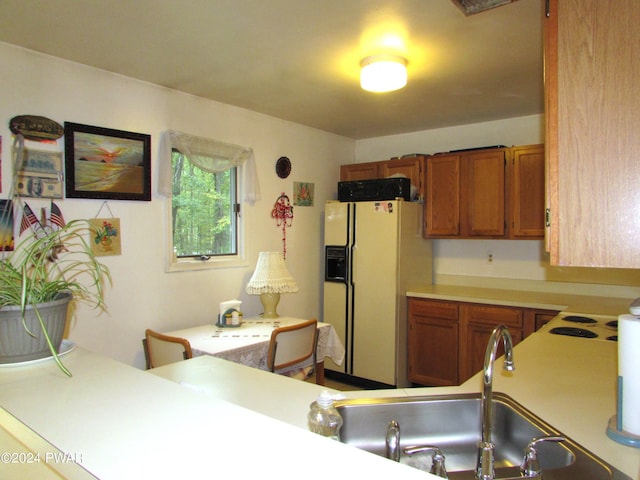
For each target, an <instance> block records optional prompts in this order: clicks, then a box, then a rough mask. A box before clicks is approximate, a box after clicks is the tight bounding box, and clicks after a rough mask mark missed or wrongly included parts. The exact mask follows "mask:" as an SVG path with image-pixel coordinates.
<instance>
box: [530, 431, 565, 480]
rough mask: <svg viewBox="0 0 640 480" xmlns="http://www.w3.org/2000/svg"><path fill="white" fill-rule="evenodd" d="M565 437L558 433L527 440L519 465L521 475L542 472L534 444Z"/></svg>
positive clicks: (559, 439) (536, 474)
mask: <svg viewBox="0 0 640 480" xmlns="http://www.w3.org/2000/svg"><path fill="white" fill-rule="evenodd" d="M565 440H566V438H564V437H561V436H558V435H547V436H544V437H538V438H534V439H533V440H531V442H529V445H527V448H525V449H524V458H523V459H522V464H521V465H520V473H521V474H522V476H523V477H539V476H540V475H541V474H542V469H541V468H540V462H539V461H538V452H537V451H536V446H538V445H539V444H541V443H542V442H564V441H565Z"/></svg>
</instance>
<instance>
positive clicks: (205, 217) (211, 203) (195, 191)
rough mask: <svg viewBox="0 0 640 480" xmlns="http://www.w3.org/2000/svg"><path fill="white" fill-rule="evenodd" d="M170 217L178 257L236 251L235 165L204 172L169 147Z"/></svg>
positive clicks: (233, 253)
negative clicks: (219, 170)
mask: <svg viewBox="0 0 640 480" xmlns="http://www.w3.org/2000/svg"><path fill="white" fill-rule="evenodd" d="M171 171H172V174H173V175H172V176H173V185H172V195H171V220H172V226H171V230H172V238H173V251H174V253H175V256H176V257H177V258H178V259H182V258H191V259H198V260H200V261H207V260H209V259H210V258H211V257H213V256H220V255H237V254H238V237H237V234H238V229H237V214H238V211H239V206H238V204H237V201H236V198H237V194H236V192H237V181H236V178H237V167H233V168H230V169H228V170H225V171H222V172H215V173H212V172H206V171H204V170H202V169H201V168H199V167H198V166H196V165H194V164H193V163H192V162H190V161H189V159H188V158H187V156H185V155H183V154H182V153H180V152H179V151H177V150H175V149H174V150H173V151H172V155H171Z"/></svg>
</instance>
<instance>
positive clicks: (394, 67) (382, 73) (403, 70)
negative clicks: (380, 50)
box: [360, 55, 407, 92]
mask: <svg viewBox="0 0 640 480" xmlns="http://www.w3.org/2000/svg"><path fill="white" fill-rule="evenodd" d="M406 84H407V60H406V59H404V58H402V57H401V56H399V55H372V56H370V57H366V58H364V59H363V60H362V61H361V62H360V86H361V87H362V88H363V90H367V91H369V92H392V91H393V90H398V89H400V88H402V87H404V86H405V85H406Z"/></svg>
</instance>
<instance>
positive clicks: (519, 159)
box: [507, 145, 545, 239]
mask: <svg viewBox="0 0 640 480" xmlns="http://www.w3.org/2000/svg"><path fill="white" fill-rule="evenodd" d="M507 172H508V184H509V189H508V190H509V201H508V208H509V213H508V229H509V238H513V239H518V238H527V239H534V238H539V239H541V238H544V205H545V200H544V182H545V179H544V145H528V146H522V147H514V148H512V149H511V158H510V159H509V161H508V168H507Z"/></svg>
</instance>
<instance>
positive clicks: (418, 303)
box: [408, 299, 459, 386]
mask: <svg viewBox="0 0 640 480" xmlns="http://www.w3.org/2000/svg"><path fill="white" fill-rule="evenodd" d="M458 337H459V331H458V304H457V302H447V301H438V300H424V301H423V300H421V299H420V300H414V299H409V339H408V350H409V381H411V382H414V383H419V384H421V385H446V386H449V385H458Z"/></svg>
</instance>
